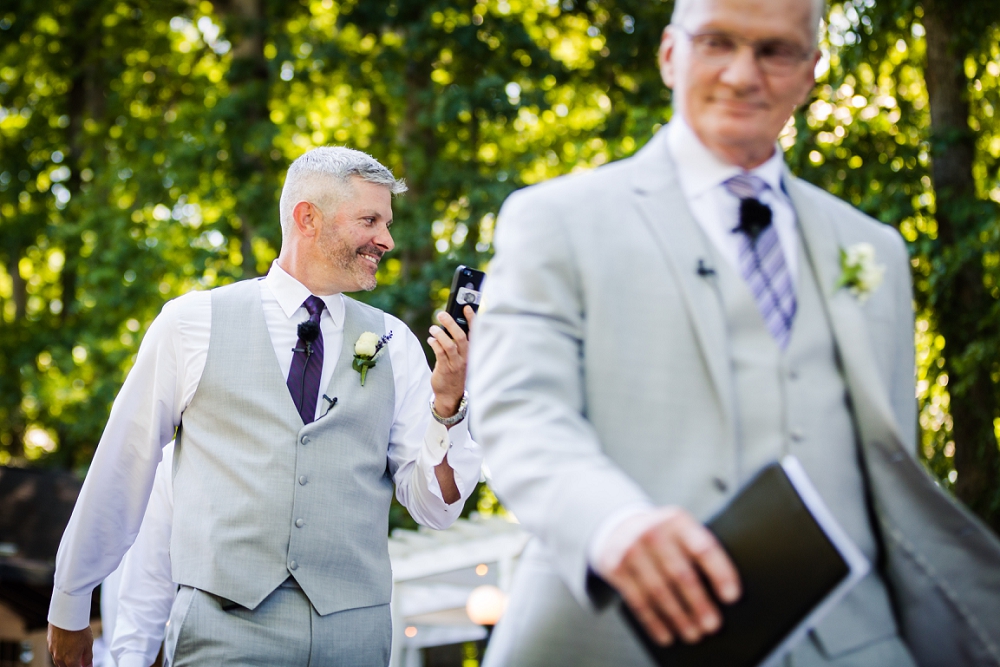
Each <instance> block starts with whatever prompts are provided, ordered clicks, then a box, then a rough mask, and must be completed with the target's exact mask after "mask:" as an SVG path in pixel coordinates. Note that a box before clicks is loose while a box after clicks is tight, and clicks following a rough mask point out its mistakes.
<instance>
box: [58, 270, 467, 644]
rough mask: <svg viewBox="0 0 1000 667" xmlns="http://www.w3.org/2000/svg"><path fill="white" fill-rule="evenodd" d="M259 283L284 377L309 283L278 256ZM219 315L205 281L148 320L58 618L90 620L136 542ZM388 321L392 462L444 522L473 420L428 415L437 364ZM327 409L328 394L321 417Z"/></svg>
mask: <svg viewBox="0 0 1000 667" xmlns="http://www.w3.org/2000/svg"><path fill="white" fill-rule="evenodd" d="M259 284H260V293H261V305H262V306H263V310H264V319H265V321H266V324H267V329H268V332H269V333H270V336H271V343H272V344H273V346H274V353H275V355H276V356H277V359H278V363H279V365H280V367H281V372H282V373H283V374H284V376H286V377H287V375H288V370H289V368H290V367H291V362H292V356H293V353H292V348H293V347H294V346H295V343H296V341H297V340H298V334H297V327H298V324H299V323H300V322H302V321H304V320H305V319H307V318H308V317H309V314H308V312H307V311H306V309H305V308H304V307H303V306H302V303H303V302H304V301H305V300H306V298H307V297H308V296H309V295H310V292H309V290H308V289H307V288H306V287H305V286H304V285H302V283H300V282H298V281H297V280H296V279H295V278H293V277H292V276H290V275H289V274H288V273H286V272H285V271H283V270H282V269H281V267H280V266H278V263H277V262H274V263H273V264H272V265H271V270H270V271H269V272H268V274H267V276H266V277H265V278H264V279H262V280H260V281H259ZM321 298H322V299H323V301H324V302H325V303H326V306H327V307H326V308H325V309H324V310H323V313H322V315H321V317H320V330H321V331H322V334H323V345H324V351H325V352H324V355H323V373H322V384H321V387H326V386H329V383H330V379H331V377H332V376H333V369H334V366H335V364H336V361H337V359H338V357H339V356H340V352H341V348H342V346H343V345H344V343H345V341H344V312H345V311H344V301H343V297H342V296H341V295H340V294H333V295H329V296H321ZM211 322H212V299H211V294H210V293H209V292H205V291H202V292H191V293H189V294H186V295H184V296H182V297H179V298H177V299H174V300H173V301H170V302H169V303H167V304H166V305H165V306H164V307H163V311H162V312H161V313H160V315H159V316H158V317H157V318H156V319H155V320H154V321H153V323H152V324H151V325H150V327H149V331H148V332H147V333H146V336H145V338H144V339H143V341H142V344H141V345H140V347H139V354H138V355H137V357H136V362H135V366H134V367H133V368H132V370H131V371H130V372H129V374H128V377H127V378H126V380H125V384H124V386H123V387H122V390H121V392H120V393H119V394H118V397H117V398H116V399H115V402H114V405H113V406H112V408H111V416H110V418H109V419H108V424H107V426H106V427H105V429H104V434H103V435H102V436H101V441H100V443H99V445H98V448H97V452H96V453H95V455H94V461H93V463H92V464H91V468H90V472H89V473H88V475H87V479H86V481H85V482H84V485H83V489H82V490H81V492H80V497H79V499H78V500H77V503H76V507H75V508H74V510H73V516H72V517H71V519H70V522H69V525H68V526H67V527H66V532H65V533H64V534H63V539H62V542H61V543H60V545H59V552H58V554H57V556H56V573H55V586H54V589H53V592H52V602H51V604H50V606H49V622H50V623H52V624H53V625H55V626H57V627H60V628H63V629H65V630H80V629H82V628H84V627H86V626H87V625H88V624H89V618H90V595H91V592H92V591H93V589H94V588H95V587H96V586H97V585H98V584H99V583H100V582H101V581H102V580H103V579H104V578H105V577H106V576H108V574H110V573H111V572H113V571H114V570H115V568H116V567H118V564H119V562H120V561H121V558H122V556H123V555H124V554H125V552H126V551H127V550H128V548H129V546H130V545H131V544H132V542H133V541H134V539H135V537H136V534H137V533H138V531H139V526H140V524H141V522H142V518H143V513H144V511H145V508H146V503H147V500H148V499H149V495H150V490H151V488H152V486H153V476H154V473H155V471H156V466H157V463H158V462H159V461H160V458H161V456H162V449H163V447H164V445H166V444H167V443H168V442H170V441H171V440H172V439H173V437H174V432H175V430H176V428H177V426H178V425H179V424H180V423H181V417H182V415H183V414H184V410H185V409H186V408H187V406H188V405H189V404H190V402H191V399H192V397H193V396H194V393H195V390H196V389H197V388H198V383H199V382H200V380H201V375H202V372H203V371H204V369H205V361H206V359H207V357H208V343H209V338H210V335H211ZM385 330H386V332H389V331H391V332H393V334H394V335H393V337H392V338H391V339H390V341H389V343H388V345H387V348H388V354H389V359H390V361H391V364H392V370H393V382H394V385H395V408H394V413H393V424H392V428H391V429H390V433H389V443H388V464H389V472H390V474H392V476H393V481H394V482H395V484H396V497H397V498H398V499H399V501H400V502H401V503H402V504H403V505H404V506H406V508H407V509H408V510H409V512H410V515H411V516H413V518H414V519H415V520H416V521H418V522H419V523H421V524H424V525H426V526H430V527H432V528H446V527H447V526H449V525H451V524H452V522H454V521H455V519H456V518H458V515H459V513H460V512H461V510H462V507H463V505H464V503H465V499H466V498H468V495H469V493H471V491H472V490H473V489H474V488H475V486H476V483H477V482H478V481H479V476H480V468H481V465H482V451H481V449H480V448H479V446H478V445H477V444H476V443H474V442H473V441H472V439H471V438H470V437H469V431H468V426H467V423H466V422H465V421H462V422H460V423H459V424H457V425H455V426H453V427H452V428H451V429H447V428H445V427H444V426H442V425H441V424H438V423H437V422H436V421H434V420H433V419H432V418H431V413H430V408H429V402H430V398H431V395H432V392H431V386H430V369H429V368H428V366H427V359H426V357H425V356H424V351H423V349H422V348H421V346H420V343H419V341H418V340H417V338H416V336H414V335H413V332H411V331H410V330H409V328H408V327H407V326H406V325H405V324H403V322H402V321H401V320H399V319H397V318H395V317H393V316H392V315H389V314H386V315H385ZM347 344H350V345H353V344H354V341H347ZM325 408H326V405H325V401H324V400H323V399H322V397H321V398H320V400H319V401H318V402H317V406H316V413H317V416H318V415H321V414H323V411H324V410H325ZM445 454H449V457H448V463H449V464H450V465H451V467H452V468H453V469H454V470H455V483H456V485H457V486H458V490H459V492H460V493H461V496H462V498H461V501H460V502H456V503H454V504H452V505H448V504H446V503H445V502H444V500H443V498H442V494H441V489H440V487H439V485H438V482H437V477H436V476H435V474H434V467H435V466H436V465H438V464H439V463H441V461H442V460H443V459H444V456H445Z"/></svg>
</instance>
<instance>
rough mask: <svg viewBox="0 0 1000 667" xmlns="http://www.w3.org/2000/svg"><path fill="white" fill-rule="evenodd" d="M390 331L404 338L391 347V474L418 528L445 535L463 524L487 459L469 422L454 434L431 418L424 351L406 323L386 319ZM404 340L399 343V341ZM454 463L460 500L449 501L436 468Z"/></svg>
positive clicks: (451, 430)
mask: <svg viewBox="0 0 1000 667" xmlns="http://www.w3.org/2000/svg"><path fill="white" fill-rule="evenodd" d="M386 329H387V330H392V331H396V332H405V335H400V334H399V333H397V334H396V336H394V337H393V339H392V340H391V341H390V342H389V354H390V359H391V361H392V368H393V376H394V384H395V388H396V406H395V418H394V420H393V425H392V429H391V432H390V435H389V471H390V473H391V474H392V476H393V481H394V482H395V483H396V497H397V498H398V499H399V502H400V503H402V504H403V505H404V506H405V507H406V509H407V510H409V512H410V516H412V517H413V519H414V520H416V521H417V522H418V523H420V524H422V525H425V526H428V527H430V528H437V529H443V528H447V527H448V526H450V525H451V524H452V523H454V522H455V520H456V519H457V518H458V516H459V514H461V512H462V508H463V507H464V506H465V501H466V500H467V499H468V497H469V495H470V494H471V493H472V491H473V490H474V489H475V488H476V484H477V483H478V482H479V478H480V474H481V470H482V464H483V453H482V449H481V448H480V447H479V445H478V444H476V442H475V441H473V440H472V438H471V436H470V434H469V427H468V420H467V419H464V420H462V421H461V422H459V423H458V424H455V425H454V426H452V427H451V428H447V427H445V426H444V425H442V424H439V423H438V422H436V421H435V420H434V419H433V418H432V417H431V412H430V400H431V395H432V391H431V371H430V368H428V366H427V359H426V357H425V356H424V351H423V348H422V347H421V346H420V342H419V341H418V340H417V337H416V336H414V335H413V332H412V331H410V330H409V328H407V327H406V325H405V324H403V323H402V322H401V321H400V320H398V319H396V318H395V317H392V316H391V315H386ZM397 337H398V338H397ZM445 455H447V457H448V465H450V466H451V468H452V469H453V470H454V471H455V485H456V486H457V487H458V491H459V493H460V494H461V498H460V500H458V501H456V502H454V503H452V504H451V505H449V504H448V503H446V502H445V501H444V498H443V494H442V492H441V486H440V485H439V484H438V481H437V476H436V475H435V473H434V468H435V467H436V466H437V465H439V464H440V463H441V462H442V461H443V460H444V458H445Z"/></svg>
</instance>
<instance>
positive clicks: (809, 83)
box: [795, 49, 823, 107]
mask: <svg viewBox="0 0 1000 667" xmlns="http://www.w3.org/2000/svg"><path fill="white" fill-rule="evenodd" d="M822 57H823V54H822V53H821V52H820V50H819V49H816V52H815V53H813V56H812V58H811V59H810V61H809V67H808V68H807V69H806V71H804V72H803V73H802V91H801V94H800V95H799V99H798V102H797V104H796V105H795V106H796V107H799V106H801V105H803V104H805V103H806V100H808V99H809V94H810V93H812V91H813V89H814V88H815V87H816V65H818V64H819V59H820V58H822Z"/></svg>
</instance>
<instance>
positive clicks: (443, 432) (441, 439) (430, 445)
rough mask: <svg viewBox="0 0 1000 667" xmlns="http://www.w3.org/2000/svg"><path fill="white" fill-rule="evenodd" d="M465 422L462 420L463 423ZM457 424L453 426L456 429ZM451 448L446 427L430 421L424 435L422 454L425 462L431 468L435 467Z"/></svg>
mask: <svg viewBox="0 0 1000 667" xmlns="http://www.w3.org/2000/svg"><path fill="white" fill-rule="evenodd" d="M464 422H465V420H464V419H463V420H462V423H464ZM458 426H459V424H456V425H455V428H458ZM450 447H451V438H450V437H449V434H448V427H447V426H445V425H444V424H441V423H439V422H437V421H432V422H431V424H430V426H428V427H427V433H425V434H424V454H425V457H426V461H427V462H428V463H430V464H431V466H436V465H438V464H439V463H441V461H443V460H444V457H445V454H447V453H448V449H449V448H450Z"/></svg>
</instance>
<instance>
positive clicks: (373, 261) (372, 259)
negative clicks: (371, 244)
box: [358, 252, 382, 267]
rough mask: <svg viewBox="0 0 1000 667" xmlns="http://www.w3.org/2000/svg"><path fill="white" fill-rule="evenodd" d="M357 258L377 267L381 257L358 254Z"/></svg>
mask: <svg viewBox="0 0 1000 667" xmlns="http://www.w3.org/2000/svg"><path fill="white" fill-rule="evenodd" d="M358 256H360V257H361V259H363V260H365V261H367V262H371V264H372V266H375V267H378V262H379V260H380V259H382V258H381V256H379V255H370V254H368V253H363V252H359V253H358Z"/></svg>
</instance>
